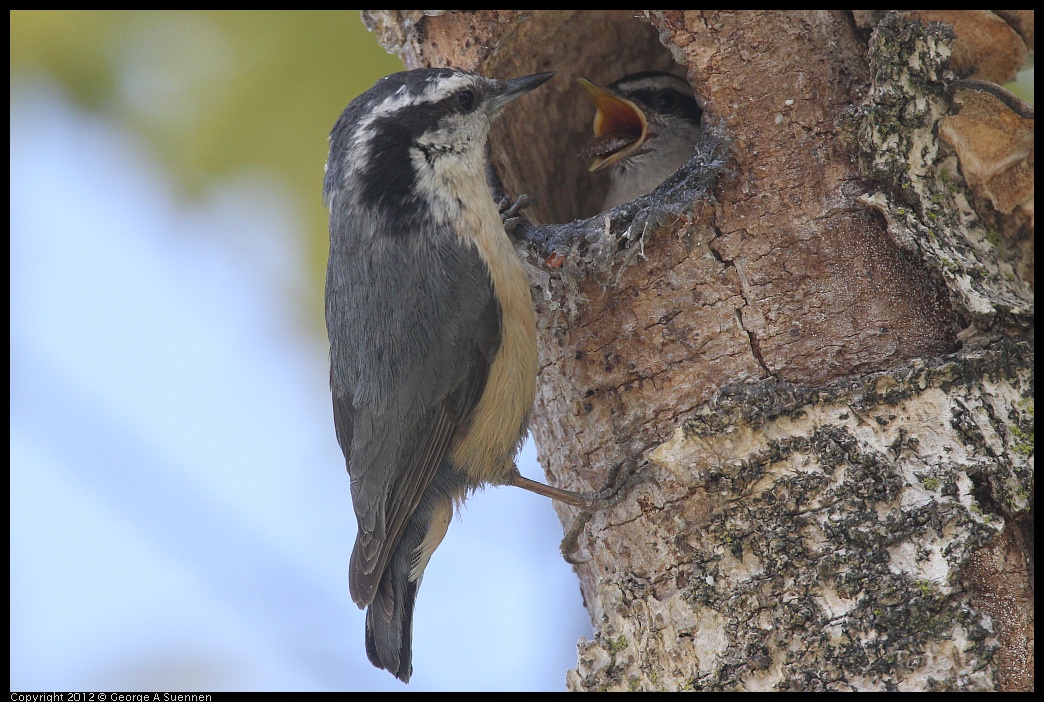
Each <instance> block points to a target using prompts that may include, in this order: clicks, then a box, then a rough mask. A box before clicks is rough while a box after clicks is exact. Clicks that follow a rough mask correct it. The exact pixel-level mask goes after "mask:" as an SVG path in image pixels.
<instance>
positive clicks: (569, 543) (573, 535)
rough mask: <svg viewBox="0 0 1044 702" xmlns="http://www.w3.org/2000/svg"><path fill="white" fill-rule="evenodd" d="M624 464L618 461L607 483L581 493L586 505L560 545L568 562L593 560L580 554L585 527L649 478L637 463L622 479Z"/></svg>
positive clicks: (579, 562) (563, 556)
mask: <svg viewBox="0 0 1044 702" xmlns="http://www.w3.org/2000/svg"><path fill="white" fill-rule="evenodd" d="M622 466H623V464H622V463H618V464H617V465H616V466H614V467H613V470H611V471H610V472H609V478H608V479H607V480H606V483H605V485H603V486H602V487H601V488H600V489H598V490H593V491H590V492H584V493H581V494H580V498H581V500H582V501H583V503H584V505H583V507H581V511H580V513H579V514H577V515H576V518H575V519H574V520H573V524H572V526H570V527H569V531H567V532H566V534H565V536H564V537H562V542H561V544H560V545H559V549H560V550H561V552H562V558H564V559H565V562H566V563H569V564H570V565H580V564H582V563H587V562H588V561H590V560H591V559H590V558H584V557H581V556H579V555H578V551H579V550H580V547H579V543H578V542H579V540H580V534H582V533H583V531H584V527H586V526H587V524H588V522H590V521H591V517H593V516H594V515H595V513H596V512H601V511H602V510H606V509H609V508H611V507H615V506H616V505H618V504H620V503H621V502H623V501H624V500H625V499H626V498H627V497H628V496H629V495H630V494H631V492H632V491H633V490H634V488H635V487H637V486H638V485H639V484H640V483H642V482H645V480H647V479H648V477H640V476H639V475H638V466H637V465H635V467H634V469H633V470H631V471H629V472H628V473H627V475H626V476H624V478H623V480H622V481H621V480H620V468H621V467H622Z"/></svg>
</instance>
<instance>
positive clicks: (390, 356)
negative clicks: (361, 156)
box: [326, 208, 500, 607]
mask: <svg viewBox="0 0 1044 702" xmlns="http://www.w3.org/2000/svg"><path fill="white" fill-rule="evenodd" d="M331 220H332V221H331V225H332V226H331V231H334V232H337V231H340V232H343V233H344V234H343V235H342V236H334V237H332V239H331V250H330V265H329V270H328V273H327V309H326V314H327V327H328V330H329V333H330V362H331V374H330V375H331V377H330V384H331V390H332V393H333V404H334V423H335V427H336V429H337V435H338V441H339V443H340V445H341V449H342V451H344V454H345V460H346V464H347V468H348V473H349V474H350V476H351V488H352V501H353V505H354V507H355V512H356V516H357V518H358V521H359V533H358V536H357V538H356V543H355V548H354V550H353V552H352V560H351V565H350V567H349V586H350V589H351V594H352V599H353V600H354V601H355V602H356V604H358V605H359V606H360V607H364V606H366V605H368V604H369V603H370V602H372V601H373V598H374V595H375V593H376V590H377V586H378V584H379V582H380V580H381V575H382V574H383V572H384V570H385V568H386V567H387V565H388V562H389V560H390V559H391V557H392V554H393V553H394V551H395V548H396V546H397V544H398V542H399V540H400V539H401V537H402V532H403V529H404V528H405V526H406V523H407V521H408V520H409V517H410V516H411V515H412V514H413V512H414V511H415V510H416V508H417V505H418V504H419V502H420V500H421V497H422V495H423V494H424V491H425V489H426V488H427V486H428V485H429V484H430V483H431V481H432V479H433V477H434V476H435V473H436V471H438V470H439V468H440V467H441V466H442V465H443V463H444V461H445V458H446V453H447V451H448V449H449V446H450V442H451V441H452V438H453V434H454V431H455V429H456V428H457V427H458V426H459V425H460V424H462V423H464V422H466V421H467V419H468V417H469V415H470V414H471V412H472V411H473V410H474V407H475V405H476V404H477V403H478V400H479V398H480V397H481V395H482V392H483V389H484V388H485V383H486V378H487V376H488V374H489V364H490V361H491V359H492V358H493V357H494V355H495V353H496V349H497V346H498V345H499V343H500V310H499V306H498V305H497V303H496V299H495V297H494V295H493V290H492V283H491V282H490V279H489V273H488V271H487V269H486V267H485V264H484V263H483V262H482V259H481V257H480V256H479V254H478V252H477V251H476V250H475V249H474V248H473V247H471V246H463V245H461V244H460V243H459V242H458V240H457V238H456V236H455V235H454V234H453V233H452V232H448V231H445V230H436V231H432V232H428V233H423V232H411V233H407V234H403V235H402V236H388V235H381V236H375V235H374V234H373V231H374V229H372V228H367V226H366V220H365V218H359V217H347V218H340V217H338V210H337V208H335V210H334V212H333V213H332V214H331ZM348 222H352V223H353V224H354V225H355V228H354V230H347V229H338V227H342V226H344V225H345V224H347V223H348ZM360 224H361V225H362V226H361V228H360ZM389 277H391V278H392V279H389Z"/></svg>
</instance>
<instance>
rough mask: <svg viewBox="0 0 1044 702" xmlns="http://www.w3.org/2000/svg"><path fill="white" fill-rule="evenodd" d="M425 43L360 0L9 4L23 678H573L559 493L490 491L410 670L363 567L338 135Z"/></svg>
mask: <svg viewBox="0 0 1044 702" xmlns="http://www.w3.org/2000/svg"><path fill="white" fill-rule="evenodd" d="M401 68H402V66H401V64H400V63H399V61H398V59H397V58H395V57H393V56H389V55H388V54H386V53H385V52H384V50H383V49H382V48H380V47H379V46H378V44H377V42H376V39H375V38H374V36H373V35H372V34H370V33H369V32H367V31H366V29H365V28H364V27H363V26H362V23H361V21H360V19H359V15H358V13H357V12H356V11H343V12H319V13H315V12H251V13H224V12H176V13H171V12H133V13H132V12H104V13H102V12H64V11H63V12H43V11H41V12H36V11H24V12H23V11H12V12H11V249H10V250H11V341H10V347H11V443H10V446H11V483H10V485H11V560H10V567H11V584H10V586H11V661H10V663H11V680H10V686H11V689H12V690H20V691H52V690H55V691H115V690H121V691H129V690H149V691H153V690H183V691H187V690H196V691H219V690H404V689H408V690H562V689H564V687H565V671H566V670H567V669H569V668H571V667H573V666H574V665H575V661H576V650H575V644H576V641H577V639H578V638H579V637H580V636H590V633H591V627H590V624H589V621H588V618H587V614H586V611H585V610H584V609H583V606H582V603H581V598H580V592H579V588H578V585H577V582H576V579H575V577H574V576H573V573H572V570H571V568H570V567H569V566H568V565H567V564H566V563H565V562H564V561H563V560H562V558H561V557H560V556H559V553H558V542H559V540H560V539H561V536H562V530H561V526H560V525H559V523H558V520H557V517H556V516H555V514H554V512H553V510H552V508H551V505H550V503H549V502H548V501H547V500H545V499H542V498H539V497H537V496H535V495H531V494H529V493H526V492H524V491H522V490H513V489H506V488H505V489H497V490H488V491H486V492H483V493H479V494H477V495H475V496H474V497H473V498H472V499H470V500H469V501H468V504H467V506H466V508H465V510H464V514H463V518H462V519H461V520H457V521H455V522H454V523H453V525H452V526H451V527H450V532H449V535H448V536H447V538H446V540H445V541H444V542H443V544H442V546H441V547H440V549H439V550H438V552H437V553H436V555H435V557H434V558H433V559H432V561H431V563H430V565H429V567H428V569H427V571H426V573H425V578H424V584H423V587H422V588H421V590H420V596H419V599H418V603H417V610H416V619H415V624H414V676H413V680H412V682H411V684H410V685H409V687H408V688H407V687H405V686H403V685H402V684H401V683H399V682H398V681H397V680H395V679H394V678H392V677H391V675H389V674H388V673H387V672H385V671H381V670H377V669H375V668H373V667H372V666H371V665H370V663H369V662H368V660H367V659H366V654H365V652H364V648H363V612H361V611H360V610H358V609H357V608H356V607H355V605H354V604H353V603H352V602H351V599H350V598H349V596H348V588H347V568H348V558H349V554H350V553H351V548H352V543H353V541H354V538H355V520H354V515H353V513H352V510H351V502H350V496H349V487H348V476H347V473H346V472H345V469H344V459H343V457H342V455H341V453H340V450H339V448H338V447H337V442H336V440H335V438H334V430H333V422H332V417H331V409H330V399H329V391H328V387H327V378H328V376H327V342H326V333H325V327H324V322H323V312H322V310H323V305H322V288H323V283H324V276H325V266H326V250H327V241H328V239H327V230H326V212H325V210H324V209H323V206H322V200H321V195H320V194H321V187H322V177H323V164H324V163H325V160H326V153H327V134H328V132H329V130H330V128H331V127H332V125H333V123H334V121H335V120H336V119H337V117H338V115H339V114H340V112H341V111H342V110H343V109H344V107H345V105H346V104H347V103H348V102H349V101H350V100H351V99H352V98H353V97H355V96H356V95H358V94H359V93H361V92H363V91H364V90H366V89H367V88H369V87H370V86H371V85H372V84H373V82H374V81H375V80H376V79H377V78H379V77H380V76H383V75H386V74H388V73H391V72H394V71H397V70H401ZM520 467H521V469H522V472H523V473H524V474H525V475H527V476H529V477H532V478H541V477H542V472H541V471H540V468H539V466H538V465H537V463H536V458H535V451H534V449H533V447H532V445H531V444H530V445H527V447H526V449H525V450H524V453H523V456H522V458H521V460H520Z"/></svg>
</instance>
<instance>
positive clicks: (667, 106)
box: [656, 91, 678, 112]
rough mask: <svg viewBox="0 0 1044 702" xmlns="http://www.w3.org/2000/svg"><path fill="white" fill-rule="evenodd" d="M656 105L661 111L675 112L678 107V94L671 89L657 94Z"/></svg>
mask: <svg viewBox="0 0 1044 702" xmlns="http://www.w3.org/2000/svg"><path fill="white" fill-rule="evenodd" d="M656 107H657V108H658V109H659V111H660V112H674V111H675V110H676V109H678V96H677V95H676V94H674V93H673V92H671V91H664V92H662V93H659V94H658V95H657V96H656Z"/></svg>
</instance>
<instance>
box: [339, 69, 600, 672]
mask: <svg viewBox="0 0 1044 702" xmlns="http://www.w3.org/2000/svg"><path fill="white" fill-rule="evenodd" d="M551 75H552V74H551V73H538V74H535V75H530V76H524V77H521V78H515V79H512V80H493V79H490V78H485V77H482V76H478V75H474V74H471V73H466V72H463V71H459V70H454V69H447V68H441V69H416V70H412V71H405V72H403V73H396V74H394V75H390V76H387V77H386V78H382V79H381V80H380V81H378V82H377V84H376V85H374V86H373V87H372V88H371V89H370V90H368V91H367V92H365V93H363V94H362V95H360V96H359V97H357V98H356V99H355V100H353V101H352V102H351V104H349V105H348V107H347V109H345V111H344V113H343V114H342V115H341V117H340V119H338V120H337V123H336V124H335V125H334V128H333V131H332V132H331V134H330V155H329V159H328V161H327V164H326V177H325V181H324V185H323V195H324V200H325V202H326V205H327V207H328V208H329V210H330V259H329V268H328V271H327V277H326V326H327V331H328V332H329V336H330V388H331V391H332V394H333V412H334V426H335V429H336V433H337V441H338V443H339V444H340V446H341V450H342V451H343V452H344V456H345V461H346V463H347V467H348V473H349V475H350V477H351V492H352V504H353V506H354V508H355V514H356V518H357V520H358V523H359V531H358V535H357V537H356V540H355V548H354V549H353V551H352V557H351V563H350V565H349V576H348V582H349V589H350V591H351V596H352V599H353V600H354V601H355V603H356V604H357V605H359V607H366V608H367V611H366V653H367V656H368V657H369V659H370V661H371V662H372V663H373V664H374V665H376V666H377V667H380V668H385V669H387V670H388V671H390V672H391V673H392V674H393V675H395V676H396V677H397V678H399V679H400V680H403V681H404V682H408V681H409V679H410V674H411V672H412V670H413V667H412V662H411V661H412V651H411V646H412V627H413V605H414V600H415V598H416V596H417V588H418V587H419V586H420V582H421V576H422V574H423V573H424V568H425V566H426V565H427V563H428V559H429V558H430V557H431V555H432V553H433V552H434V551H435V549H436V548H437V547H438V545H439V543H440V542H441V541H442V539H443V537H444V536H445V534H446V529H447V527H448V526H449V523H450V519H451V517H452V515H453V510H454V506H455V504H456V503H459V502H461V501H462V500H463V498H464V497H465V496H466V495H467V493H468V492H469V491H472V490H474V489H475V488H477V487H479V486H481V485H486V484H494V485H516V486H519V487H524V488H526V489H529V490H532V491H534V492H538V493H540V494H543V495H547V496H549V497H554V498H556V499H563V500H566V501H568V502H570V503H572V504H579V505H583V506H587V507H590V506H591V503H590V501H584V499H583V497H582V496H580V495H577V494H575V493H570V492H567V491H564V490H559V489H557V488H552V487H549V486H546V485H543V484H541V483H536V482H534V481H531V480H528V479H527V478H524V477H522V476H521V475H520V474H519V472H518V469H517V468H516V466H515V463H514V457H515V454H516V453H517V451H518V448H519V445H520V443H521V442H522V440H523V439H524V437H525V435H526V431H527V423H528V418H529V413H530V409H531V407H532V405H533V398H534V394H535V386H536V375H537V349H536V322H535V318H534V313H533V303H532V298H531V297H530V292H529V283H528V280H527V277H526V274H525V271H524V269H523V267H522V264H521V261H520V259H519V258H518V256H517V254H516V253H515V250H514V248H513V246H512V243H511V241H510V240H509V239H508V236H507V234H506V233H505V231H504V226H503V224H502V221H501V214H500V210H499V209H498V207H497V205H496V204H495V203H494V201H493V197H492V196H491V194H490V191H489V188H488V186H487V182H486V176H485V160H486V157H485V147H486V141H487V136H488V133H489V128H490V124H491V122H492V121H493V120H494V118H496V116H497V115H498V114H499V113H500V111H501V110H502V109H503V108H504V106H505V105H507V104H508V103H509V102H511V101H512V100H515V99H516V98H518V97H521V96H522V95H524V94H526V93H528V92H529V91H531V90H533V89H534V88H536V87H537V86H539V85H540V84H541V83H543V82H544V81H546V80H547V79H548V78H550V77H551Z"/></svg>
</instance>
